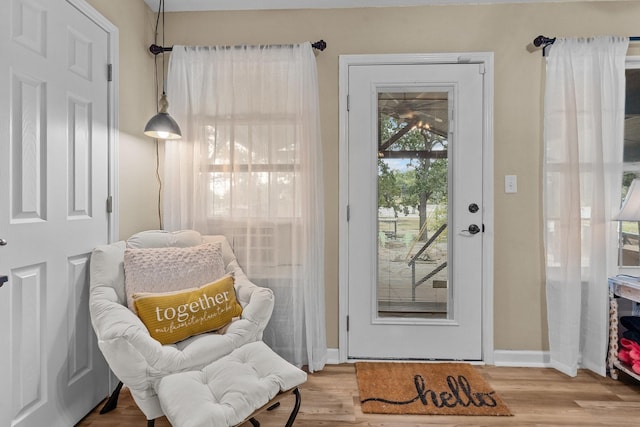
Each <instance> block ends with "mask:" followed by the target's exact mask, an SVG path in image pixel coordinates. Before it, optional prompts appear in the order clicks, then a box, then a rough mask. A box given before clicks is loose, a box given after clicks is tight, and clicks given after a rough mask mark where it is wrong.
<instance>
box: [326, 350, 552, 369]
mask: <svg viewBox="0 0 640 427" xmlns="http://www.w3.org/2000/svg"><path fill="white" fill-rule="evenodd" d="M340 363H341V362H340V351H339V350H338V349H337V348H329V349H327V364H328V365H338V364H340ZM493 363H494V365H495V366H511V367H518V368H550V367H551V363H550V361H549V352H548V351H525V350H495V351H494V352H493Z"/></svg>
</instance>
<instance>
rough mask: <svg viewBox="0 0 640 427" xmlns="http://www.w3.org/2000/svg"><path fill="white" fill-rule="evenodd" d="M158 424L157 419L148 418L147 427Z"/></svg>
mask: <svg viewBox="0 0 640 427" xmlns="http://www.w3.org/2000/svg"><path fill="white" fill-rule="evenodd" d="M155 424H156V420H147V427H153V426H154V425H155Z"/></svg>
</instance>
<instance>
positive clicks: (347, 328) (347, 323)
mask: <svg viewBox="0 0 640 427" xmlns="http://www.w3.org/2000/svg"><path fill="white" fill-rule="evenodd" d="M347 332H349V316H347Z"/></svg>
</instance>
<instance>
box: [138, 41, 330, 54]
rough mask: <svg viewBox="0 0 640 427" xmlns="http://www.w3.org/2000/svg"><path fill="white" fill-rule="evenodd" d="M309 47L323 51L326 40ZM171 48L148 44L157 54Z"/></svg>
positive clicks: (150, 50) (171, 48)
mask: <svg viewBox="0 0 640 427" xmlns="http://www.w3.org/2000/svg"><path fill="white" fill-rule="evenodd" d="M311 47H312V48H314V49H318V50H319V51H323V50H325V49H326V48H327V42H325V41H324V40H318V41H317V42H315V43H311ZM172 50H173V46H171V47H163V46H158V45H157V44H152V45H151V46H149V52H151V53H153V54H154V55H158V54H160V53H164V52H171V51H172Z"/></svg>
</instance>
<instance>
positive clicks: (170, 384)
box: [156, 341, 307, 427]
mask: <svg viewBox="0 0 640 427" xmlns="http://www.w3.org/2000/svg"><path fill="white" fill-rule="evenodd" d="M306 380H307V374H306V373H305V372H304V371H302V370H300V369H298V368H296V367H295V366H293V365H291V364H290V363H289V362H287V361H286V360H284V359H283V358H282V357H280V356H278V355H277V354H276V353H275V352H274V351H273V350H271V349H270V348H269V347H268V346H267V345H266V344H265V343H263V342H262V341H256V342H252V343H249V344H245V345H243V346H242V347H240V348H238V349H236V350H234V351H233V352H232V353H231V354H229V355H227V356H225V357H223V358H221V359H219V360H216V361H214V362H212V363H211V364H210V365H208V366H206V367H205V368H204V369H202V370H201V371H191V372H181V373H175V374H172V375H168V376H166V377H164V378H162V379H161V380H160V382H159V384H158V385H157V387H156V391H157V393H158V397H159V398H160V405H161V406H162V409H163V411H164V413H165V415H166V416H167V418H168V419H169V422H170V423H171V425H173V426H175V427H228V426H233V425H236V424H238V423H239V422H241V421H243V420H244V419H245V418H247V417H248V416H249V415H251V414H252V413H253V412H254V411H255V410H256V409H258V408H260V407H261V406H263V405H264V404H266V403H267V402H269V401H270V400H271V399H273V398H274V397H275V396H276V395H277V394H278V393H280V392H282V391H286V390H289V389H291V388H293V387H295V386H298V385H300V384H302V383H304V382H305V381H306Z"/></svg>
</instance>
